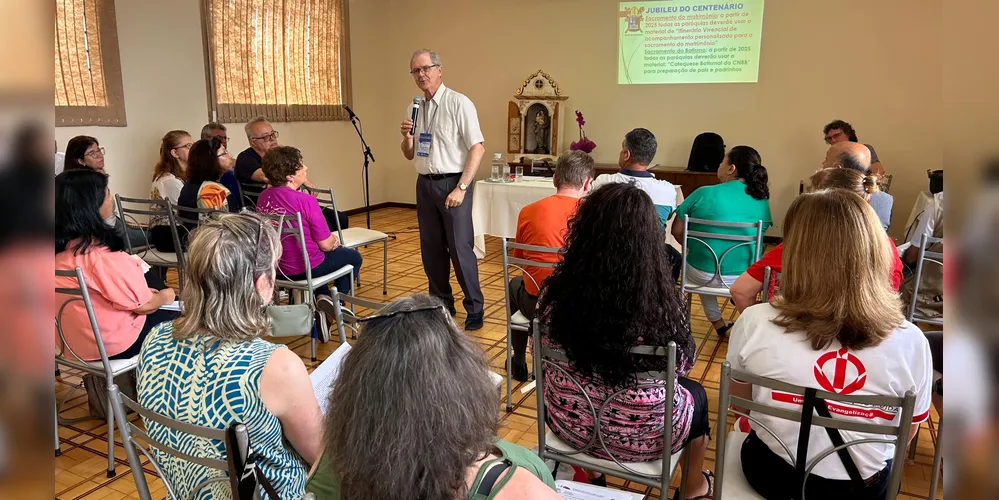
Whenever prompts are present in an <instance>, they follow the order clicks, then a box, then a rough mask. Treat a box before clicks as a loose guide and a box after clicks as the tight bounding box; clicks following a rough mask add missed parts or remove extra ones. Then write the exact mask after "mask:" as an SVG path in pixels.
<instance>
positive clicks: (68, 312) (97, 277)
mask: <svg viewBox="0 0 999 500" xmlns="http://www.w3.org/2000/svg"><path fill="white" fill-rule="evenodd" d="M111 202H112V198H111V192H110V191H109V190H108V178H107V176H106V175H104V174H101V173H99V172H96V171H93V170H69V171H65V172H63V173H61V174H59V175H58V176H56V179H55V251H56V255H55V268H56V269H60V270H66V269H73V268H75V267H77V266H79V267H80V268H81V269H82V270H83V276H84V279H85V280H86V282H87V291H88V292H89V294H90V302H91V304H92V305H93V308H94V315H95V316H96V317H97V323H98V326H99V327H100V330H101V337H102V338H103V340H104V348H105V349H106V351H107V355H108V357H109V358H112V359H127V358H131V357H133V356H135V355H137V354H139V349H140V348H141V347H142V340H143V339H144V338H145V335H146V334H147V333H148V332H149V330H150V329H152V327H153V326H155V325H157V324H159V323H162V322H163V321H168V320H172V319H174V318H175V317H176V316H177V315H178V313H177V312H175V311H166V310H161V309H160V307H161V306H163V305H166V304H170V303H172V302H173V301H174V291H173V290H172V289H170V288H167V287H166V286H165V285H163V282H162V281H160V280H159V278H158V277H156V276H155V273H150V274H146V272H145V271H146V268H147V267H148V266H146V265H145V263H144V262H142V260H141V259H139V258H138V257H136V256H134V255H129V254H128V253H126V252H125V241H124V239H122V237H121V235H120V234H119V233H118V232H117V231H115V230H114V228H113V227H111V226H109V225H107V224H106V223H105V222H104V220H105V219H107V218H109V217H110V216H111V215H112V214H113V209H112V204H111ZM56 286H58V287H67V288H72V287H75V286H77V283H76V279H74V278H63V277H57V278H56ZM72 298H73V297H72V296H69V295H58V296H57V301H56V307H57V309H56V310H57V311H58V310H59V309H58V308H59V307H62V305H63V304H64V303H66V302H68V301H70V299H72ZM60 323H61V325H62V332H63V336H64V337H65V339H66V344H67V345H68V347H69V348H70V349H72V352H75V353H76V355H77V356H79V357H80V358H82V359H84V360H86V361H97V360H99V359H100V352H99V351H98V350H97V342H96V340H95V339H94V332H93V330H92V329H91V327H90V319H89V317H88V316H87V309H86V306H85V305H84V303H83V301H79V300H75V301H72V302H70V303H69V304H68V305H67V306H66V308H65V309H64V310H63V311H62V315H61V317H60ZM57 341H58V339H57ZM65 355H66V356H69V357H72V354H71V353H69V352H67V353H66V354H65Z"/></svg>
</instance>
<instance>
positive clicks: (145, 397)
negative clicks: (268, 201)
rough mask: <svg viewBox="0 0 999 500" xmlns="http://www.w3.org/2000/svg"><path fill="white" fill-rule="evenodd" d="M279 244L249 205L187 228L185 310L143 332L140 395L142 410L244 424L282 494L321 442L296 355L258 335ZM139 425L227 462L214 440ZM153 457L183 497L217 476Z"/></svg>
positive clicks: (206, 494) (318, 418) (221, 424)
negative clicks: (189, 233)
mask: <svg viewBox="0 0 999 500" xmlns="http://www.w3.org/2000/svg"><path fill="white" fill-rule="evenodd" d="M280 248H281V246H280V243H279V242H278V237H277V234H276V232H275V231H274V228H273V227H272V226H271V225H270V224H268V223H267V222H265V221H263V220H262V219H260V218H259V217H258V216H256V215H253V214H248V213H243V214H223V215H221V216H220V217H219V218H218V219H216V220H212V221H209V222H205V223H203V224H202V225H201V227H199V228H198V229H197V230H196V231H195V232H194V233H192V238H191V243H190V245H189V247H188V256H187V266H186V268H187V269H186V272H187V283H186V284H185V285H186V286H185V287H184V290H183V292H182V293H181V298H182V299H183V302H184V312H183V315H182V316H181V317H180V318H178V319H177V320H175V321H172V322H167V323H163V324H161V325H160V326H158V327H157V328H155V329H153V330H152V331H151V332H150V333H149V336H148V337H147V338H146V341H145V343H144V344H143V346H142V353H141V354H140V356H139V368H138V389H139V390H138V392H139V394H138V396H139V403H140V404H142V405H143V406H145V407H146V408H148V409H150V410H152V411H154V412H156V413H159V414H161V415H164V416H166V417H169V418H172V419H175V420H180V421H182V422H186V423H190V424H194V425H200V426H205V427H214V428H217V429H224V428H226V427H227V426H228V425H229V424H230V423H232V422H242V423H244V424H246V427H247V429H248V430H249V433H250V444H251V446H252V448H253V451H255V452H256V453H257V454H258V455H259V457H260V458H259V459H258V460H257V464H258V465H259V466H260V468H261V470H262V471H263V473H264V476H265V477H266V478H267V479H268V480H269V481H270V482H271V484H272V485H273V486H274V487H275V489H276V490H277V493H278V494H279V495H280V497H281V498H299V497H301V496H302V495H303V494H304V492H305V480H306V475H307V473H308V470H309V466H310V464H312V463H314V462H315V461H316V460H317V459H318V457H319V453H320V450H321V447H322V415H321V413H320V411H319V404H318V403H317V402H316V396H315V394H313V392H312V384H311V382H310V381H309V375H308V373H307V372H306V370H305V365H304V364H303V363H302V360H301V359H300V358H299V357H298V355H296V354H295V353H294V352H292V351H291V350H290V349H288V348H286V347H285V346H283V345H275V344H271V343H270V342H267V341H266V340H263V339H262V338H261V337H264V336H266V335H268V334H269V333H270V329H271V321H270V318H269V316H268V314H267V312H266V310H265V307H266V306H267V304H269V303H270V301H271V297H272V296H273V294H274V272H275V271H274V266H275V264H276V262H277V260H278V258H279V256H280ZM145 424H146V429H147V432H148V433H149V435H150V437H152V438H153V439H155V440H157V441H159V442H161V443H163V444H166V445H169V446H171V447H173V448H175V449H178V450H181V451H183V452H185V453H188V454H190V455H193V456H196V457H205V458H214V459H221V460H225V447H224V445H223V443H222V442H221V441H214V440H206V439H202V438H198V437H195V436H192V435H189V434H185V433H180V432H172V431H170V430H168V429H166V428H164V427H163V426H161V425H158V424H157V423H156V422H153V421H151V420H145ZM156 458H157V461H158V462H159V464H160V467H161V468H162V470H163V473H164V475H165V476H166V479H167V480H169V481H170V482H171V483H172V484H173V485H174V487H175V488H176V489H177V494H178V495H179V496H181V497H186V496H187V495H188V494H189V493H190V492H191V491H192V490H193V489H194V488H195V486H196V485H198V484H199V483H201V482H202V481H203V480H204V479H206V478H209V477H211V476H213V475H222V474H223V473H222V472H220V471H214V470H211V469H208V468H205V467H203V466H201V465H197V464H194V463H191V462H187V461H184V460H180V459H177V458H175V457H172V456H168V455H166V454H157V455H156ZM228 488H229V482H228V481H223V482H220V483H213V484H212V485H211V487H209V488H204V489H203V490H202V491H200V492H198V494H197V496H195V498H199V499H210V498H229V496H230V495H229V492H228V491H227V490H228ZM265 498H266V496H265Z"/></svg>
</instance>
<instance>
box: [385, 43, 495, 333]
mask: <svg viewBox="0 0 999 500" xmlns="http://www.w3.org/2000/svg"><path fill="white" fill-rule="evenodd" d="M443 71H444V70H443V68H442V67H441V60H440V58H439V57H437V53H435V52H433V51H430V50H427V49H420V50H417V51H416V52H414V53H413V56H412V57H411V58H410V59H409V72H410V73H411V74H412V75H413V80H414V81H415V82H416V86H417V87H419V88H420V90H422V91H423V98H422V99H418V101H419V104H417V105H415V106H414V108H415V109H414V110H412V111H409V112H410V113H412V112H413V111H415V114H416V119H415V120H413V119H412V115H410V116H411V117H410V118H407V119H406V121H404V122H402V126H401V127H400V132H401V133H402V144H401V147H402V154H403V155H404V156H405V157H406V159H408V160H413V166H414V167H415V168H416V172H417V173H419V174H420V176H419V178H418V179H417V181H416V219H417V221H418V222H419V224H420V252H421V253H422V256H423V269H424V271H425V272H426V274H427V281H428V282H429V283H430V295H433V296H434V297H438V298H440V299H441V300H443V301H444V304H446V305H447V306H448V308H449V310H450V312H451V314H452V315H454V314H455V309H454V294H453V293H452V291H451V280H450V277H451V263H454V274H455V275H456V276H457V278H458V284H459V285H461V291H462V292H463V293H464V294H465V299H464V300H462V305H463V306H464V307H465V312H466V313H467V314H468V316H467V318H466V319H465V329H466V330H478V329H480V328H482V288H481V287H480V286H479V267H478V262H477V261H476V259H475V252H474V251H473V246H472V240H473V237H474V231H473V230H472V183H473V181H474V180H475V172H476V171H477V170H478V169H479V162H480V161H481V160H482V155H483V154H485V147H483V146H482V143H483V141H484V139H483V137H482V131H481V130H480V129H479V117H478V114H477V113H476V111H475V105H474V104H472V101H471V100H470V99H469V98H468V97H465V96H464V95H463V94H459V93H458V92H455V91H454V90H452V89H449V88H447V87H445V86H444V83H443ZM414 101H415V100H414ZM449 259H450V262H449Z"/></svg>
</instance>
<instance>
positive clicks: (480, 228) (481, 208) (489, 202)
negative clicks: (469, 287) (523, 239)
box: [472, 177, 683, 259]
mask: <svg viewBox="0 0 999 500" xmlns="http://www.w3.org/2000/svg"><path fill="white" fill-rule="evenodd" d="M555 192H556V189H555V185H554V184H553V183H552V178H551V177H524V178H523V180H521V181H520V182H492V181H488V180H481V181H478V182H476V183H475V190H474V192H473V195H472V227H473V229H474V230H475V256H476V257H478V258H480V259H481V258H484V257H485V256H486V235H487V234H488V235H490V236H498V237H501V238H510V239H513V238H516V237H517V216H518V215H520V210H521V209H522V208H524V207H526V206H527V205H530V204H531V203H534V202H536V201H538V200H540V199H542V198H545V197H547V196H551V195H553V194H555ZM680 203H683V192H682V191H680V186H676V205H677V206H680ZM672 223H673V218H672V217H670V220H669V222H668V223H667V226H666V230H665V233H666V240H667V241H668V242H669V244H670V245H673V246H674V247H675V248H676V249H677V250H679V249H680V244H679V243H677V241H676V240H675V239H674V238H673V236H672V235H670V232H669V230H668V228H669V227H670V225H671V224H672Z"/></svg>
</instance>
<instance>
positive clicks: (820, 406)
mask: <svg viewBox="0 0 999 500" xmlns="http://www.w3.org/2000/svg"><path fill="white" fill-rule="evenodd" d="M813 391H814V389H813ZM816 401H817V404H816V405H815V411H817V412H819V416H820V417H826V418H832V415H830V414H829V407H828V406H826V401H825V400H824V399H818V398H816ZM824 429H825V430H826V434H828V435H829V440H830V441H832V444H833V446H842V445H843V443H844V441H843V435H842V434H840V433H839V429H833V428H832V427H824ZM836 454H837V455H839V459H840V461H842V462H843V467H845V468H846V473H847V474H849V475H850V481H852V482H853V485H854V487H856V488H858V489H860V490H863V488H865V487H866V483H865V482H864V478H863V477H861V475H860V469H858V468H857V463H856V462H854V461H853V455H851V454H850V448H840V449H838V450H836Z"/></svg>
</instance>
